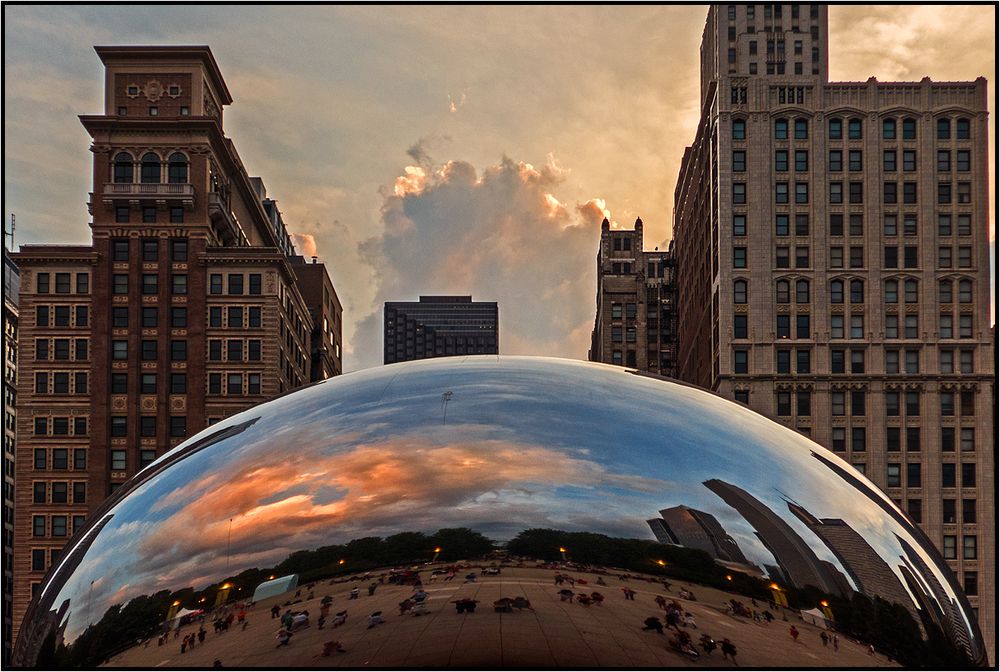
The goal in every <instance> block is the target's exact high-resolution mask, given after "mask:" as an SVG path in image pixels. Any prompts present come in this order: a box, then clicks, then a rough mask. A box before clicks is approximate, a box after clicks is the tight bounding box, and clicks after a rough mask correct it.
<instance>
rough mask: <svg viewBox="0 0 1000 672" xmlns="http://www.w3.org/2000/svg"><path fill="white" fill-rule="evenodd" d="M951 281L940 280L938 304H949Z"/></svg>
mask: <svg viewBox="0 0 1000 672" xmlns="http://www.w3.org/2000/svg"><path fill="white" fill-rule="evenodd" d="M951 300H952V297H951V280H942V281H941V282H939V283H938V301H939V302H940V303H951Z"/></svg>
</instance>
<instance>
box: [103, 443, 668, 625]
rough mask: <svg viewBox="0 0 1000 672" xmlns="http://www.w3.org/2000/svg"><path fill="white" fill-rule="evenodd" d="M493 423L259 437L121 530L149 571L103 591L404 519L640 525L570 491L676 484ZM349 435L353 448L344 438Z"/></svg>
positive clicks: (400, 525) (144, 586) (217, 567)
mask: <svg viewBox="0 0 1000 672" xmlns="http://www.w3.org/2000/svg"><path fill="white" fill-rule="evenodd" d="M482 429H483V428H479V427H476V426H473V425H470V426H467V427H466V426H463V427H462V430H461V434H460V435H461V436H462V437H464V438H463V440H459V441H455V440H450V441H444V440H441V439H442V438H444V437H443V436H435V435H434V433H433V431H430V432H426V431H425V432H423V433H422V434H421V435H420V436H403V437H397V438H394V439H391V440H373V441H369V442H362V443H359V442H357V439H358V436H357V435H354V434H352V435H347V436H342V437H338V438H337V439H335V440H334V441H335V442H334V443H333V444H332V445H331V439H330V438H328V435H327V438H326V439H325V440H324V438H323V435H322V434H320V433H317V434H315V435H313V432H311V431H310V428H309V427H308V426H307V427H306V428H300V431H299V433H298V434H297V435H296V437H295V441H296V443H297V444H299V445H310V446H316V448H313V449H310V450H301V451H297V452H295V453H288V452H283V451H273V450H261V449H260V447H263V446H264V445H271V444H272V443H273V441H275V440H276V438H277V437H276V436H275V435H274V434H273V433H272V434H271V435H270V436H269V437H268V438H262V439H261V442H260V443H259V444H256V445H257V446H258V447H254V446H250V447H249V448H250V452H249V453H248V456H249V455H252V456H253V457H252V459H248V460H247V461H246V462H244V463H240V462H230V465H231V466H232V467H233V468H228V469H206V472H205V473H204V474H203V475H201V476H199V477H196V478H194V479H193V480H190V481H189V482H186V483H183V484H182V485H180V486H179V487H176V488H174V489H172V490H171V491H170V492H169V493H167V494H165V495H163V496H160V497H158V499H157V503H156V504H155V505H154V507H153V508H152V509H151V510H150V516H149V517H148V518H147V520H145V521H144V522H142V523H138V522H137V523H128V524H125V525H122V526H119V527H118V528H117V529H115V530H114V532H112V535H113V536H114V538H115V539H116V540H117V541H111V543H107V544H106V545H105V552H108V553H113V554H115V555H118V557H119V558H120V555H119V554H121V553H127V554H128V557H130V558H132V559H131V561H130V563H129V565H130V569H131V570H133V571H134V570H135V569H136V568H138V569H139V570H140V571H139V572H138V573H131V572H129V573H126V574H124V575H119V576H116V581H115V582H114V585H118V582H124V583H125V585H123V586H122V587H120V588H118V589H117V590H116V591H115V592H114V594H113V595H108V594H107V593H105V592H104V591H100V593H99V595H100V597H99V599H98V602H99V603H103V604H106V605H110V604H112V603H116V602H122V601H123V600H125V599H126V598H127V597H130V596H131V593H141V592H146V591H149V590H150V589H151V585H155V586H158V587H171V588H177V587H180V586H188V585H204V584H205V583H208V582H211V581H215V580H219V579H220V578H221V577H222V576H223V575H224V574H225V573H226V572H227V568H229V567H233V568H236V567H248V566H266V565H268V564H271V563H274V562H277V561H280V560H281V559H283V558H284V557H286V556H287V555H288V554H290V553H292V552H294V551H296V550H300V549H303V548H315V547H316V546H319V545H323V544H329V543H338V542H341V543H342V542H346V541H349V540H350V539H352V538H357V537H362V536H370V535H373V534H376V535H378V534H391V533H393V532H398V531H400V530H424V531H433V530H436V529H438V528H440V527H448V526H461V525H468V524H476V526H477V527H479V528H481V529H482V530H483V531H486V532H487V533H490V534H494V535H498V536H499V537H501V538H503V536H504V535H510V534H513V533H515V532H517V531H519V530H521V529H524V528H525V527H531V526H559V525H562V526H569V527H571V528H580V529H588V530H603V531H609V532H613V531H621V530H626V529H627V530H632V529H639V528H637V527H635V526H634V525H633V524H632V521H631V520H629V519H628V518H627V515H623V512H622V511H621V510H620V507H617V506H615V505H614V504H608V505H606V506H605V507H604V508H603V512H604V513H605V516H604V517H603V518H602V516H601V515H600V514H601V512H602V509H595V510H589V511H588V512H587V513H586V515H583V512H582V511H575V510H571V509H569V508H567V502H577V503H581V504H582V503H583V502H586V501H588V499H594V498H601V501H603V498H604V496H605V495H606V492H607V491H606V490H604V494H601V489H602V488H605V489H606V488H613V489H617V490H620V491H622V492H630V491H636V492H657V491H663V490H664V489H666V488H667V487H668V485H667V484H665V483H664V482H661V481H657V480H655V479H650V478H644V477H641V476H638V477H637V476H626V475H622V474H616V473H610V472H609V471H608V469H606V468H605V467H604V466H602V465H600V464H598V463H597V462H594V461H591V460H589V459H585V458H584V457H579V456H576V455H575V454H570V453H567V452H566V451H560V450H557V449H551V448H546V447H542V446H538V445H530V444H523V443H517V442H513V441H507V440H503V439H497V438H491V437H492V436H495V433H493V434H492V435H487V434H486V432H484V431H481V430H482ZM451 436H454V434H452V435H451ZM480 436H487V437H488V438H477V437H480ZM324 444H325V445H324ZM345 445H346V446H351V447H349V448H345V449H343V450H339V448H340V446H345ZM190 459H197V456H196V457H194V458H190ZM584 508H587V507H584ZM153 518H156V520H153ZM480 523H481V524H480ZM512 525H516V527H512ZM623 526H624V527H623ZM109 541H110V540H109ZM226 549H228V552H227V550H226ZM108 557H109V558H110V557H111V556H110V555H109V556H108ZM100 562H101V559H100V558H96V559H95V563H100ZM129 586H134V589H130V588H129ZM109 589H110V588H109ZM95 597H96V595H95Z"/></svg>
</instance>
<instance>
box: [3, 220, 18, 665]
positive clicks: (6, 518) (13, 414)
mask: <svg viewBox="0 0 1000 672" xmlns="http://www.w3.org/2000/svg"><path fill="white" fill-rule="evenodd" d="M11 226H12V228H13V223H12V224H11ZM4 233H5V235H4V247H3V665H4V666H5V667H6V666H7V665H9V664H10V653H11V646H12V645H13V640H12V639H11V630H12V629H13V616H14V601H13V599H12V592H13V590H14V571H13V570H14V465H15V461H14V460H15V455H16V449H15V446H16V438H17V437H16V434H15V428H16V427H17V318H18V305H17V304H18V293H19V291H20V286H21V275H20V271H18V269H17V266H15V265H14V262H13V261H12V260H11V258H10V254H9V253H8V251H7V241H6V231H5V232H4ZM11 233H12V235H13V232H11Z"/></svg>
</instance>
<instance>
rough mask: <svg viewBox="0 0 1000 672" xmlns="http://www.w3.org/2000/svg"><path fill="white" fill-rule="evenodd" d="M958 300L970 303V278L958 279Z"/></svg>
mask: <svg viewBox="0 0 1000 672" xmlns="http://www.w3.org/2000/svg"><path fill="white" fill-rule="evenodd" d="M958 302H959V303H972V280H959V281H958Z"/></svg>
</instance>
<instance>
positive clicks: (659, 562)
mask: <svg viewBox="0 0 1000 672" xmlns="http://www.w3.org/2000/svg"><path fill="white" fill-rule="evenodd" d="M656 564H658V565H659V566H660V567H666V566H667V563H665V562H664V561H663V560H657V561H656Z"/></svg>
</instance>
